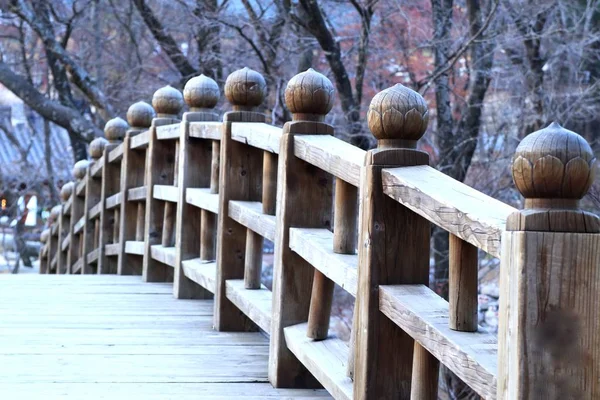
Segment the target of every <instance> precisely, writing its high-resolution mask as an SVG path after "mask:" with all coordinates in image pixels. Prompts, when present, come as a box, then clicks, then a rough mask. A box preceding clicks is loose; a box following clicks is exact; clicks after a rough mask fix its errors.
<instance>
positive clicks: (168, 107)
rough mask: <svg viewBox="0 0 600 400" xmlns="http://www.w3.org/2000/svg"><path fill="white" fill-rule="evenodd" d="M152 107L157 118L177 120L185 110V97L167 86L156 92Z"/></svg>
mask: <svg viewBox="0 0 600 400" xmlns="http://www.w3.org/2000/svg"><path fill="white" fill-rule="evenodd" d="M152 107H154V109H155V110H156V116H157V117H159V118H160V117H165V118H177V116H178V115H179V113H181V110H183V95H182V94H181V92H180V91H179V90H177V89H175V88H174V87H172V86H165V87H162V88H160V89H158V90H157V91H156V92H154V95H153V96H152Z"/></svg>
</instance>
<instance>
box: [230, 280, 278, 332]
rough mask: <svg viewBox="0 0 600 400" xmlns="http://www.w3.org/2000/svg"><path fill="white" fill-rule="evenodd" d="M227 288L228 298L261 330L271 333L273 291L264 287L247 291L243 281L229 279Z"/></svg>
mask: <svg viewBox="0 0 600 400" xmlns="http://www.w3.org/2000/svg"><path fill="white" fill-rule="evenodd" d="M225 287H226V291H225V295H226V296H227V298H228V299H229V300H230V301H231V302H232V303H233V304H235V305H236V307H237V308H239V309H240V310H241V311H242V312H243V313H244V314H246V315H247V316H248V317H249V318H250V319H251V320H252V321H253V322H254V323H255V324H256V325H258V326H259V327H260V329H262V330H263V331H265V332H267V333H270V332H271V307H272V302H273V294H272V293H271V291H270V290H269V289H267V288H266V287H265V286H264V285H263V286H262V287H261V288H260V289H246V288H244V281H243V280H242V279H229V280H227V282H226V283H225Z"/></svg>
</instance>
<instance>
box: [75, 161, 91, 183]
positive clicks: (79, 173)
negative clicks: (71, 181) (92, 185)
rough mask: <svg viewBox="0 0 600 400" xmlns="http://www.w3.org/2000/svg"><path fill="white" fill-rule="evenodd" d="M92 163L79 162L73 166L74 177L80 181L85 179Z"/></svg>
mask: <svg viewBox="0 0 600 400" xmlns="http://www.w3.org/2000/svg"><path fill="white" fill-rule="evenodd" d="M89 166H90V162H89V161H88V160H79V161H77V162H76V163H75V165H73V177H75V179H77V180H78V181H80V180H82V179H83V178H85V174H86V173H87V170H88V167H89Z"/></svg>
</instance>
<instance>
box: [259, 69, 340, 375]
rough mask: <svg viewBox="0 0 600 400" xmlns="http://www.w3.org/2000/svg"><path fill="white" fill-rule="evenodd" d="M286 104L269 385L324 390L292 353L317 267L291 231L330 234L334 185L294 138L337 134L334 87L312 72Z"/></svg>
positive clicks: (298, 79) (293, 83) (297, 81)
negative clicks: (332, 121) (290, 337)
mask: <svg viewBox="0 0 600 400" xmlns="http://www.w3.org/2000/svg"><path fill="white" fill-rule="evenodd" d="M314 93H319V96H314V95H313V94H314ZM285 99H286V104H287V106H288V108H289V109H290V111H291V112H292V116H293V121H292V122H288V123H286V124H285V126H284V127H283V136H282V138H281V145H280V152H279V163H278V168H279V171H278V179H279V182H278V193H277V196H278V203H279V207H278V210H277V212H278V214H277V227H276V239H275V240H276V241H275V255H274V262H275V265H274V267H273V317H272V322H271V326H272V328H271V342H270V346H271V349H270V352H269V381H270V382H271V384H273V385H274V386H275V387H312V386H315V385H318V384H317V382H316V380H315V378H314V377H313V376H312V375H311V374H310V373H309V372H308V371H307V370H306V368H305V367H304V366H303V365H302V363H301V362H299V361H298V359H297V358H296V357H295V356H294V355H293V354H292V353H291V352H290V350H289V349H288V348H287V345H286V343H285V337H284V331H283V330H284V328H285V327H288V326H291V325H296V324H299V323H303V322H306V321H307V320H308V315H309V308H310V307H313V303H312V301H311V292H313V290H312V287H313V277H314V268H313V267H312V266H311V265H310V264H309V263H308V262H306V261H305V260H304V259H303V258H302V257H300V256H299V255H298V254H296V253H295V252H293V251H292V250H291V249H290V246H289V229H290V227H292V226H294V227H304V228H326V229H330V228H331V217H332V215H331V208H332V207H331V204H332V186H333V185H332V179H331V175H330V174H328V173H326V172H325V171H323V170H321V169H319V168H317V167H314V166H312V165H310V164H308V163H306V162H304V161H302V160H300V159H299V158H296V156H294V137H295V136H296V135H303V134H309V135H331V134H333V127H332V126H330V125H328V124H325V123H324V122H322V121H323V120H324V118H325V115H326V114H327V113H328V112H329V111H330V110H331V107H332V104H333V85H332V84H331V82H330V81H329V79H327V78H326V77H325V76H323V75H321V74H319V73H317V72H315V71H314V70H312V69H309V70H308V71H306V72H303V73H301V74H298V75H296V76H295V77H294V78H292V79H291V80H290V82H289V83H288V86H287V88H286V92H285ZM314 292H317V293H318V292H319V288H316V289H315V290H314ZM317 297H318V296H317ZM322 300H323V299H322V298H318V299H315V303H314V307H317V308H321V309H324V308H327V307H326V306H327V305H326V304H320V305H318V303H319V301H322ZM313 315H321V314H319V313H317V314H314V313H313ZM317 322H318V321H317ZM317 325H320V324H319V323H317Z"/></svg>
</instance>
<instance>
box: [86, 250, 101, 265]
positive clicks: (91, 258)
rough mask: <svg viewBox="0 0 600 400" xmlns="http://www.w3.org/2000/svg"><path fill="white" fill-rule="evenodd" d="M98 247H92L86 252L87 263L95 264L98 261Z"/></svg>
mask: <svg viewBox="0 0 600 400" xmlns="http://www.w3.org/2000/svg"><path fill="white" fill-rule="evenodd" d="M99 252H100V249H94V250H92V251H90V252H89V253H88V256H87V262H88V264H96V263H98V254H99Z"/></svg>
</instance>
